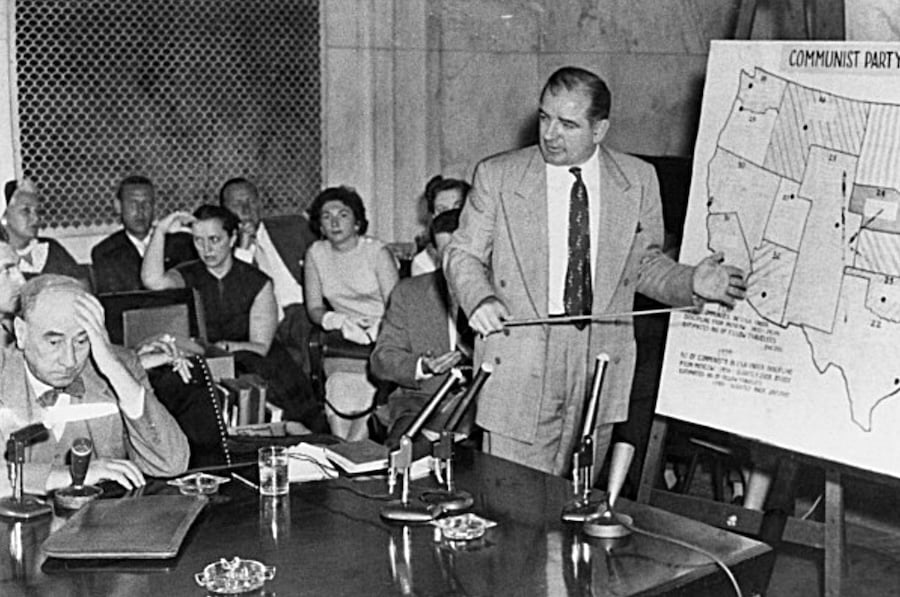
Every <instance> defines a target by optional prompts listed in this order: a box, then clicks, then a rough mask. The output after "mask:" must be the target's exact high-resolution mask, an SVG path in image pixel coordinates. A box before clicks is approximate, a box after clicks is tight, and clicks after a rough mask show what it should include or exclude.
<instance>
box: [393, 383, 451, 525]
mask: <svg viewBox="0 0 900 597" xmlns="http://www.w3.org/2000/svg"><path fill="white" fill-rule="evenodd" d="M462 379H463V375H462V373H461V372H460V370H459V369H457V368H455V367H454V368H453V369H451V370H450V375H448V376H447V379H446V380H444V383H443V384H441V387H440V388H438V390H437V392H435V393H434V396H432V397H431V398H430V399H429V400H428V403H427V404H426V405H425V408H423V409H422V410H421V411H419V415H418V416H417V417H416V418H415V420H414V421H413V422H412V424H411V425H410V426H409V429H407V430H406V432H405V433H404V434H403V436H402V437H401V438H400V447H399V448H397V449H396V450H394V451H393V452H391V456H390V466H389V468H388V493H391V494H392V493H394V487H396V484H397V475H400V476H401V477H402V479H401V489H400V499H399V500H394V501H392V502H389V503H388V504H387V505H386V506H385V507H384V508H382V509H381V517H382V518H383V519H385V520H387V521H391V522H428V521H430V520H434V519H435V518H437V517H438V516H439V515H440V514H441V512H442V510H441V509H440V507H438V506H433V505H424V504H423V505H413V504H411V503H410V501H409V468H410V466H411V465H412V438H413V437H415V435H416V434H417V433H418V432H419V430H420V429H421V428H422V427H423V426H424V425H425V422H426V421H427V420H428V418H429V417H430V416H431V415H432V413H433V412H434V411H435V410H436V409H437V408H438V406H440V404H441V402H443V401H444V399H445V398H446V397H447V394H449V393H450V390H452V389H453V386H454V385H456V384H457V383H459V382H461V381H462Z"/></svg>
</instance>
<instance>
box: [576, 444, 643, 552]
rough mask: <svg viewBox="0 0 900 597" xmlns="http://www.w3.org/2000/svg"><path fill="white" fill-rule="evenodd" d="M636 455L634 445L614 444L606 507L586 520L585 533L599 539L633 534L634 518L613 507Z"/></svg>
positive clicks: (618, 537) (607, 484) (620, 537)
mask: <svg viewBox="0 0 900 597" xmlns="http://www.w3.org/2000/svg"><path fill="white" fill-rule="evenodd" d="M633 457H634V446H633V445H631V444H629V443H627V442H616V443H615V445H613V450H612V457H611V458H610V462H609V479H608V480H607V483H606V509H605V510H603V512H597V513H595V514H594V515H593V516H592V517H590V518H588V519H587V520H585V521H584V525H583V529H584V532H585V534H587V535H590V536H591V537H596V538H598V539H622V538H623V537H627V536H628V535H630V534H631V528H630V527H631V525H632V524H634V519H633V518H632V517H631V516H628V515H627V514H622V513H621V512H616V511H615V510H613V507H614V506H615V505H616V500H617V499H619V493H621V492H622V485H624V484H625V477H626V475H627V474H628V467H630V466H631V460H632V458H633Z"/></svg>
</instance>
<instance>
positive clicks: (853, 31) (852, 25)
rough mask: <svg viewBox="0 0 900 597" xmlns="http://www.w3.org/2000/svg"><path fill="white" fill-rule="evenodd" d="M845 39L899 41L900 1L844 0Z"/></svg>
mask: <svg viewBox="0 0 900 597" xmlns="http://www.w3.org/2000/svg"><path fill="white" fill-rule="evenodd" d="M845 4H846V15H847V39H852V40H858V41H900V2H897V0H845Z"/></svg>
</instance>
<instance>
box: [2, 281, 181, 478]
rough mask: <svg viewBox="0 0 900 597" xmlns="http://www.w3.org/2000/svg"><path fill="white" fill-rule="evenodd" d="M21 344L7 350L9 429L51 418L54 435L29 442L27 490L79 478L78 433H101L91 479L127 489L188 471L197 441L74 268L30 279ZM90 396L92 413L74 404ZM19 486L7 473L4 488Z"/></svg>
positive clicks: (18, 326) (24, 292)
mask: <svg viewBox="0 0 900 597" xmlns="http://www.w3.org/2000/svg"><path fill="white" fill-rule="evenodd" d="M14 326H15V333H16V345H15V346H9V347H6V348H5V349H2V350H0V435H2V437H3V438H4V439H6V438H8V437H9V434H10V433H12V432H14V431H16V430H18V429H21V428H22V427H25V426H27V425H30V424H33V423H38V422H44V423H45V424H47V426H48V428H49V433H48V436H47V437H46V438H45V439H43V440H39V441H37V442H36V443H34V444H33V445H31V446H30V447H28V448H27V450H26V462H25V465H24V482H25V491H26V492H28V493H38V494H43V493H47V492H49V491H50V490H52V489H55V488H59V487H65V486H67V485H69V484H70V483H71V477H70V474H69V469H68V467H67V466H66V464H65V457H66V453H67V452H68V450H69V448H70V446H71V444H72V442H73V441H74V440H75V439H77V438H79V437H88V438H90V439H91V440H92V441H93V445H94V457H93V458H92V460H91V464H90V467H89V469H88V473H87V478H86V482H87V483H96V482H98V481H101V480H112V481H116V482H118V483H119V484H121V485H122V486H124V487H125V488H127V489H131V488H133V487H138V486H141V485H143V484H144V482H145V481H144V475H151V476H158V477H170V476H174V475H178V474H180V473H182V472H184V471H185V469H186V468H187V465H188V458H189V448H188V442H187V439H186V438H185V436H184V434H183V433H182V431H181V429H180V428H179V426H178V423H177V422H176V421H175V420H174V419H173V418H172V416H171V415H170V414H169V413H168V411H167V410H166V409H165V407H163V406H162V405H161V404H160V403H159V401H158V400H157V399H156V396H155V395H154V393H153V389H152V387H151V386H150V383H149V382H148V381H147V376H146V374H145V373H144V370H143V368H142V367H141V365H140V363H139V362H138V359H137V356H136V355H135V354H134V353H133V352H131V351H127V350H125V349H122V348H119V347H116V346H113V345H111V344H110V343H109V338H108V337H107V335H106V331H105V329H104V326H103V308H102V307H101V305H100V303H99V301H98V300H97V299H96V298H95V297H93V296H92V295H90V294H89V293H88V292H87V291H86V290H84V288H83V286H82V285H81V284H80V282H78V281H77V280H76V279H74V278H70V277H67V276H59V275H53V274H47V275H42V276H38V277H36V278H34V279H32V280H30V281H29V282H27V283H26V284H25V285H24V286H23V287H22V289H21V292H20V306H19V312H18V315H17V316H16V318H15V320H14ZM75 405H91V406H93V407H94V409H93V410H95V411H96V412H94V413H93V414H92V415H91V417H90V418H83V417H78V416H77V415H76V416H73V415H69V416H66V415H65V413H64V411H65V408H66V407H67V406H75ZM9 491H10V486H9V480H8V478H7V476H6V475H0V494H3V495H7V494H8V493H9Z"/></svg>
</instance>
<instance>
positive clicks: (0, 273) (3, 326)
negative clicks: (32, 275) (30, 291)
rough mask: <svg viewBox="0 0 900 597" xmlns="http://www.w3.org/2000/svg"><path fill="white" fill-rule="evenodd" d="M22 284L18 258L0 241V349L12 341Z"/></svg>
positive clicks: (11, 249)
mask: <svg viewBox="0 0 900 597" xmlns="http://www.w3.org/2000/svg"><path fill="white" fill-rule="evenodd" d="M24 283H25V278H23V277H22V272H21V271H19V256H18V255H16V252H15V251H13V248H12V247H10V246H9V244H7V243H5V242H3V241H0V347H4V346H9V345H10V344H12V341H13V339H14V336H13V323H12V318H13V314H14V313H15V312H16V307H17V306H18V304H19V289H20V288H22V285H23V284H24Z"/></svg>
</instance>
